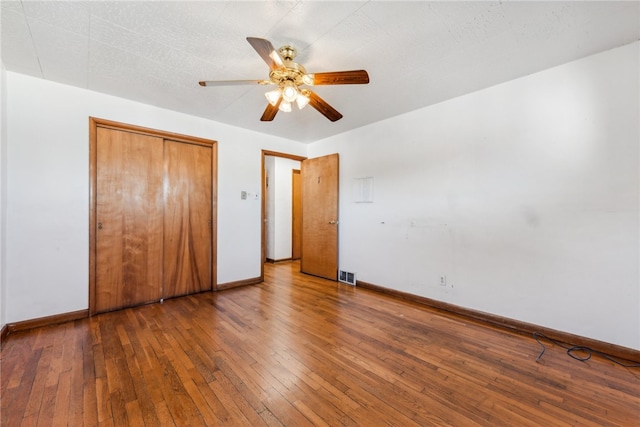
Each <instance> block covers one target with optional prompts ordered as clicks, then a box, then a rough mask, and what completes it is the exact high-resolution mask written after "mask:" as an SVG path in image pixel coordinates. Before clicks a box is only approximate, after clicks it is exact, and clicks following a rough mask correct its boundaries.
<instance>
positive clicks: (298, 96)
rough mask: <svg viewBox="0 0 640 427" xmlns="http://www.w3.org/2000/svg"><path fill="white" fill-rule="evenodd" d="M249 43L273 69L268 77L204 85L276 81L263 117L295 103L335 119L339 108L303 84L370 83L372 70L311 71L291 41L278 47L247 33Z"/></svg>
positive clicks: (218, 81)
mask: <svg viewBox="0 0 640 427" xmlns="http://www.w3.org/2000/svg"><path fill="white" fill-rule="evenodd" d="M247 41H248V42H249V44H250V45H251V46H252V47H253V48H254V49H255V50H256V52H258V54H259V55H260V57H262V59H263V60H264V62H266V63H267V65H268V66H269V68H270V69H271V71H270V72H269V78H268V79H266V80H217V81H201V82H199V84H200V86H232V85H245V84H259V85H275V86H277V88H276V89H275V90H272V91H269V92H267V93H266V94H265V96H266V97H267V100H268V101H269V104H268V105H267V108H266V110H264V113H263V114H262V117H261V118H260V120H262V121H263V122H268V121H271V120H273V119H274V117H275V116H276V114H277V113H278V110H280V111H285V112H289V111H291V105H292V104H293V103H295V104H296V105H297V106H298V108H300V109H302V108H304V107H305V106H306V105H307V104H309V105H311V106H312V107H313V108H315V109H316V110H318V111H319V112H320V113H321V114H322V115H324V116H325V117H326V118H328V119H329V120H331V121H332V122H335V121H336V120H340V119H341V118H342V114H340V113H339V112H338V111H337V110H336V109H335V108H333V107H332V106H331V105H329V104H328V103H327V102H326V101H325V100H324V99H322V98H320V97H319V96H318V95H317V94H316V93H315V92H313V91H312V90H310V89H308V88H305V87H302V86H320V85H344V84H367V83H369V74H367V72H366V71H365V70H353V71H334V72H326V73H312V74H310V73H307V70H305V69H304V67H303V66H302V65H300V64H298V63H296V62H293V58H295V57H296V54H297V52H296V50H295V49H294V48H293V47H292V46H289V45H285V46H282V47H281V48H280V49H278V50H277V51H276V49H274V47H273V45H272V44H271V42H270V41H269V40H265V39H260V38H256V37H247Z"/></svg>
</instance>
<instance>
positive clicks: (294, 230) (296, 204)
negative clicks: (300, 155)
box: [291, 169, 302, 259]
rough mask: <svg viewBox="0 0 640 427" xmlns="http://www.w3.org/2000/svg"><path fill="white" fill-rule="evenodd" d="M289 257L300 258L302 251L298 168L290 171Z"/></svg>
mask: <svg viewBox="0 0 640 427" xmlns="http://www.w3.org/2000/svg"><path fill="white" fill-rule="evenodd" d="M291 172H292V173H291V177H292V178H291V210H292V212H291V258H292V259H300V253H301V252H302V250H301V246H302V196H301V193H302V191H301V189H302V179H301V178H300V170H298V169H294V170H292V171H291Z"/></svg>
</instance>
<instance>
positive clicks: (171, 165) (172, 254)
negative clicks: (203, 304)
mask: <svg viewBox="0 0 640 427" xmlns="http://www.w3.org/2000/svg"><path fill="white" fill-rule="evenodd" d="M211 160H212V149H211V147H207V146H201V145H195V144H184V143H180V142H174V141H169V140H166V141H165V145H164V172H165V187H164V188H165V210H164V236H165V237H164V290H163V298H171V297H175V296H180V295H187V294H192V293H195V292H202V291H208V290H211V289H212V277H211V259H212V256H211V251H212V239H211V232H212V216H211V214H212V212H211V196H212V192H211V190H212V182H211V168H212V164H211Z"/></svg>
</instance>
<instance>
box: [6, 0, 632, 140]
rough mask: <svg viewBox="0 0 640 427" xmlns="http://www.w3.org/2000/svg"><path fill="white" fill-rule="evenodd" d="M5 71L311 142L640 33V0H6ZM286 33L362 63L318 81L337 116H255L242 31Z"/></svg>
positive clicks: (309, 64) (303, 57) (332, 63)
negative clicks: (339, 78) (364, 81)
mask: <svg viewBox="0 0 640 427" xmlns="http://www.w3.org/2000/svg"><path fill="white" fill-rule="evenodd" d="M1 5H2V9H1V14H2V15H1V25H2V51H1V53H2V62H3V64H4V66H5V67H6V69H7V70H10V71H14V72H18V73H23V74H28V75H31V76H36V77H39V78H43V79H47V80H52V81H56V82H60V83H65V84H69V85H73V86H78V87H82V88H86V89H90V90H93V91H98V92H104V93H107V94H111V95H115V96H119V97H123V98H128V99H132V100H135V101H139V102H143V103H147V104H151V105H156V106H159V107H163V108H167V109H170V110H175V111H180V112H183V113H186V114H191V115H194V116H199V117H204V118H207V119H211V120H215V121H218V122H222V123H227V124H230V125H233V126H239V127H242V128H246V129H251V130H255V131H258V132H263V133H267V134H273V135H278V136H281V137H284V138H288V139H292V140H297V141H302V142H311V141H316V140H319V139H322V138H326V137H328V136H331V135H334V134H337V133H341V132H345V131H347V130H350V129H353V128H357V127H360V126H364V125H367V124H369V123H372V122H375V121H379V120H384V119H386V118H389V117H393V116H397V115H399V114H402V113H405V112H408V111H411V110H415V109H418V108H421V107H425V106H428V105H431V104H434V103H437V102H441V101H443V100H446V99H450V98H453V97H456V96H459V95H462V94H465V93H469V92H472V91H476V90H479V89H482V88H485V87H489V86H492V85H495V84H498V83H501V82H504V81H508V80H511V79H514V78H517V77H521V76H524V75H527V74H531V73H534V72H537V71H540V70H543V69H546V68H549V67H552V66H555V65H559V64H562V63H565V62H568V61H572V60H574V59H577V58H581V57H584V56H587V55H590V54H593V53H597V52H600V51H602V50H606V49H610V48H613V47H617V46H621V45H624V44H627V43H630V42H632V41H635V40H638V39H639V37H640V3H639V2H637V1H623V2H613V1H605V2H589V1H573V2H555V1H541V2H520V1H503V2H483V1H472V2H453V1H451V2H444V1H440V2H428V1H411V2H398V1H391V2H383V1H359V2H347V1H344V2H338V1H336V2H333V1H268V2H267V1H261V2H246V1H197V2H187V1H170V2H157V1H146V2H142V1H136V2H126V1H90V2H79V1H45V2H37V1H10V0H2V2H1ZM247 36H253V37H263V38H267V39H269V40H271V42H272V43H273V45H274V46H275V47H276V48H278V47H279V46H281V45H284V44H293V45H294V46H295V47H296V48H297V50H298V57H297V58H296V61H297V62H299V63H301V64H302V65H304V66H305V67H306V69H307V71H308V72H322V71H342V70H352V69H366V70H367V71H368V72H369V76H370V79H371V83H370V84H368V85H350V86H347V85H342V86H318V87H316V88H315V91H316V92H317V93H318V95H320V96H321V97H322V98H323V99H325V100H326V101H327V102H328V103H329V104H331V105H332V106H333V107H334V108H336V109H337V110H338V111H340V112H341V113H342V114H343V115H344V118H343V119H341V120H339V121H337V122H335V123H332V122H330V121H329V120H327V119H326V118H325V117H324V116H322V115H321V114H320V113H318V112H317V111H316V110H314V109H312V108H310V107H307V108H305V109H304V110H300V111H299V110H297V109H294V111H292V112H291V113H282V112H281V113H278V115H277V116H276V118H275V119H274V121H273V122H261V121H260V116H261V115H262V112H263V111H264V109H265V107H266V99H265V98H264V96H263V94H264V92H265V91H266V89H265V87H261V86H229V87H207V88H203V87H200V86H199V85H198V81H199V80H233V79H265V78H268V68H267V65H266V64H265V63H264V62H263V61H262V59H261V58H260V57H259V56H258V54H257V53H256V52H255V51H254V50H253V48H252V47H251V46H250V45H249V43H247V41H246V37H247Z"/></svg>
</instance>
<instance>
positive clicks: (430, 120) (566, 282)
mask: <svg viewBox="0 0 640 427" xmlns="http://www.w3.org/2000/svg"><path fill="white" fill-rule="evenodd" d="M638 62H639V44H638V43H637V42H636V43H633V44H631V45H627V46H623V47H621V48H618V49H614V50H611V51H607V52H604V53H601V54H598V55H595V56H592V57H588V58H584V59H582V60H579V61H575V62H571V63H568V64H565V65H562V66H559V67H556V68H553V69H550V70H546V71H544V72H540V73H536V74H533V75H530V76H527V77H524V78H521V79H518V80H515V81H511V82H508V83H504V84H501V85H498V86H495V87H491V88H488V89H486V90H483V91H479V92H476V93H472V94H469V95H466V96H462V97H459V98H457V99H453V100H450V101H448V102H443V103H441V104H438V105H434V106H432V107H429V108H424V109H422V110H419V111H415V112H412V113H409V114H405V115H402V116H399V117H396V118H393V119H390V120H386V121H384V122H379V123H377V124H373V125H371V126H367V127H363V128H360V129H357V130H354V131H351V132H349V133H346V134H342V135H338V136H336V137H332V138H329V139H327V140H324V141H321V142H317V143H315V144H313V145H312V146H311V147H310V149H309V153H308V156H309V157H315V156H319V155H323V154H328V153H332V152H338V153H339V154H340V174H341V175H340V180H341V185H340V192H341V194H340V248H339V250H340V266H341V268H343V269H345V270H348V271H355V272H356V273H357V277H358V279H359V280H362V281H365V282H369V283H373V284H377V285H381V286H385V287H388V288H394V289H397V290H400V291H405V292H410V293H413V294H416V295H421V296H425V297H428V298H433V299H437V300H441V301H445V302H448V303H452V304H456V305H459V306H463V307H468V308H472V309H475V310H480V311H484V312H488V313H493V314H497V315H500V316H505V317H508V318H513V319H518V320H521V321H525V322H530V323H534V324H538V325H542V326H546V327H550V328H554V329H557V330H561V331H565V332H569V333H574V334H577V335H581V336H585V337H590V338H593V339H598V340H602V341H606V342H610V343H614V344H617V345H622V346H626V347H630V348H635V349H640V291H639V288H640V278H639V246H640V243H639V233H640V228H639V210H638V205H639V202H638V200H639V193H640V186H639V182H638V181H639V178H638V170H639V166H638V165H639V158H640V153H639V149H638V146H639V141H640V131H639V123H638V122H639V114H640V109H639V106H638V104H639V84H638V80H639V75H640V73H639V71H640V70H639V66H638ZM425 84H429V82H425ZM367 176H373V177H374V202H373V203H370V204H363V203H358V204H356V203H354V192H353V187H354V182H355V179H356V178H360V177H367ZM441 275H445V276H446V286H441V285H440V284H439V281H440V280H439V279H440V276H441Z"/></svg>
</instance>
